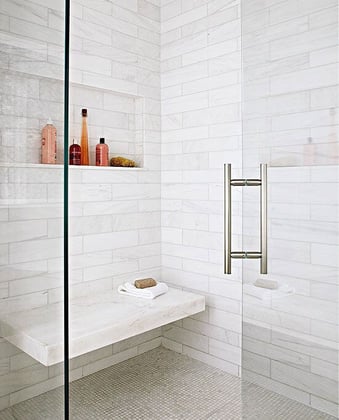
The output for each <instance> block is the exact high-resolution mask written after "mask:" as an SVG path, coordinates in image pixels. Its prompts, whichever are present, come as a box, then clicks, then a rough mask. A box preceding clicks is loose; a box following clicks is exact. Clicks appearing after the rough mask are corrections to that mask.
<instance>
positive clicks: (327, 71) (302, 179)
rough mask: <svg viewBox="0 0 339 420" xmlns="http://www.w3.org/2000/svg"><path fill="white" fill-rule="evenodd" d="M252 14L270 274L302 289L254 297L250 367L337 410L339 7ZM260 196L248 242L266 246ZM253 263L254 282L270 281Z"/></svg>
mask: <svg viewBox="0 0 339 420" xmlns="http://www.w3.org/2000/svg"><path fill="white" fill-rule="evenodd" d="M242 22H243V32H242V35H243V36H242V42H243V63H244V70H243V77H244V93H243V97H244V101H243V127H244V134H243V150H244V160H243V171H244V175H245V176H248V177H254V176H257V175H258V169H257V168H258V165H259V163H262V162H267V163H269V169H268V179H269V208H268V210H269V223H268V251H269V259H268V261H269V267H268V270H269V275H268V276H267V277H268V278H269V279H272V280H277V281H279V283H280V284H281V285H288V286H290V287H292V288H293V289H294V290H295V292H294V293H293V295H291V296H285V297H283V298H281V299H278V298H277V299H268V300H266V301H263V300H261V299H258V298H255V297H253V296H250V295H249V294H246V293H245V294H244V297H243V317H244V334H243V357H242V362H243V371H242V373H243V377H244V378H245V379H248V380H250V381H254V382H256V383H259V384H261V385H263V386H265V387H268V388H270V389H273V390H274V391H277V392H279V393H282V394H284V395H287V396H288V397H290V398H294V399H297V400H299V401H302V402H303V403H305V404H308V405H311V406H313V407H315V408H317V409H320V410H323V411H326V412H328V413H330V414H332V415H334V416H338V405H337V404H338V376H337V372H338V309H339V301H338V296H339V294H338V290H339V289H338V287H339V272H338V255H339V252H338V245H339V229H338V214H339V208H338V205H339V193H338V191H339V190H338V181H339V172H338V163H339V159H338V156H339V140H338V131H337V118H338V117H337V115H338V114H337V113H338V108H337V107H338V102H337V98H338V95H337V82H338V80H337V74H336V69H337V66H338V54H337V51H336V49H335V45H336V44H337V36H338V5H337V2H336V1H331V0H326V1H300V2H297V3H296V2H293V1H289V0H284V1H280V0H279V1H277V0H273V1H269V2H265V3H263V2H262V1H256V0H255V1H252V0H251V1H247V0H245V1H243V4H242ZM309 138H311V139H312V141H311V145H309V144H308V139H309ZM279 166H282V167H279ZM258 198H259V197H258V193H257V192H256V191H253V190H251V191H247V190H246V192H244V195H243V215H244V219H243V229H244V235H243V241H244V248H247V249H256V248H258V246H259V243H258V232H259V220H258V215H259V208H258V205H257V203H258ZM243 268H244V270H243V276H244V283H250V284H251V283H253V282H254V281H255V280H256V279H257V278H258V277H260V275H259V274H258V267H257V264H256V263H254V262H250V261H246V262H245V263H244V266H243Z"/></svg>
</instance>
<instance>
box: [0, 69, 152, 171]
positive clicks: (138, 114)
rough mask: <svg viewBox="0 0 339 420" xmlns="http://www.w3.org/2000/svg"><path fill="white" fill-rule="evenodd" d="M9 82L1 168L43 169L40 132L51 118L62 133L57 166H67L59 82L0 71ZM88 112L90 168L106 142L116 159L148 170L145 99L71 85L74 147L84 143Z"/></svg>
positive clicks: (0, 114)
mask: <svg viewBox="0 0 339 420" xmlns="http://www.w3.org/2000/svg"><path fill="white" fill-rule="evenodd" d="M0 75H2V77H3V79H4V83H3V87H4V88H3V89H2V90H3V91H2V92H1V93H3V100H2V107H1V109H0V119H1V127H0V163H1V162H6V163H35V164H39V163H40V147H41V130H42V128H43V127H44V125H45V124H46V122H47V120H48V118H51V119H52V120H53V123H54V125H55V126H56V128H57V163H59V164H62V163H63V152H64V150H63V144H64V135H63V129H64V121H63V112H64V106H63V101H64V87H63V82H62V81H61V80H58V79H54V78H47V77H41V76H35V75H31V74H22V73H18V72H14V71H13V72H11V71H6V73H4V72H3V71H0ZM82 108H87V109H88V129H89V130H88V131H89V146H90V164H91V165H95V155H94V153H95V146H96V144H97V143H98V142H99V138H100V137H105V139H106V143H107V144H108V146H109V151H110V157H111V156H118V155H121V156H124V157H127V158H129V159H133V160H135V161H136V162H137V165H138V166H139V167H143V163H144V162H143V154H144V98H143V97H141V96H134V95H129V94H125V93H120V92H113V91H111V90H106V89H102V88H96V87H91V86H87V85H83V84H76V83H71V85H70V114H69V135H70V138H69V142H70V144H71V143H72V141H73V138H74V139H75V140H76V141H77V142H80V136H81V109H82Z"/></svg>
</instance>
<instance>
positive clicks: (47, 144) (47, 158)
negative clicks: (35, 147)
mask: <svg viewBox="0 0 339 420" xmlns="http://www.w3.org/2000/svg"><path fill="white" fill-rule="evenodd" d="M56 138H57V131H56V128H55V127H54V125H53V121H52V120H51V119H50V118H49V120H48V121H47V125H45V127H44V128H43V129H42V133H41V163H47V164H55V163H56V147H57V146H56V144H57V142H56Z"/></svg>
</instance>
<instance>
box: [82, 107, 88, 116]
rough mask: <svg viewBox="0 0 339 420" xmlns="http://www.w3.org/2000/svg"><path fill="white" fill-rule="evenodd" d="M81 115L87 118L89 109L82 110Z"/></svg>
mask: <svg viewBox="0 0 339 420" xmlns="http://www.w3.org/2000/svg"><path fill="white" fill-rule="evenodd" d="M81 114H82V116H83V117H87V109H86V108H83V109H82V110H81Z"/></svg>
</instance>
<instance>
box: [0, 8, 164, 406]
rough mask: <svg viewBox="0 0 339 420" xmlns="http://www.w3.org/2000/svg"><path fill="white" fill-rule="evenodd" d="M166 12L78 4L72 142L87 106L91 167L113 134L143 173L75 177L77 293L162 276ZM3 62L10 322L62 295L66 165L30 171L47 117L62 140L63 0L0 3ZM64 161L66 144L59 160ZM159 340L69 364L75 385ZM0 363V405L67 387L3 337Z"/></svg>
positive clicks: (4, 270) (57, 370)
mask: <svg viewBox="0 0 339 420" xmlns="http://www.w3.org/2000/svg"><path fill="white" fill-rule="evenodd" d="M158 6H159V5H158V4H157V1H154V0H153V1H144V0H131V1H125V0H124V1H123V0H114V1H106V0H98V1H96V2H92V1H89V0H79V1H72V37H71V47H72V54H71V81H72V85H71V115H70V117H71V120H72V119H73V121H72V124H71V126H70V131H71V133H70V134H71V136H75V137H76V138H78V137H79V132H80V127H79V122H80V121H79V119H77V118H79V115H78V114H79V112H78V111H80V109H81V108H82V107H86V106H87V107H88V109H89V129H90V130H89V131H90V140H91V143H92V159H93V146H94V144H95V143H96V142H97V139H98V138H99V137H106V138H107V140H108V142H109V143H110V146H111V152H112V153H114V151H115V152H116V154H124V155H127V156H130V157H137V159H138V161H139V163H140V164H143V168H142V169H126V170H119V169H105V168H79V167H72V168H70V197H69V198H70V205H69V212H70V220H69V230H70V242H69V244H70V282H71V286H72V288H71V293H72V295H74V296H79V295H81V294H84V293H92V292H94V291H97V290H101V291H102V290H106V289H111V288H112V287H116V286H117V285H118V284H120V283H121V282H123V281H126V280H131V278H134V277H139V276H154V277H156V278H159V276H160V269H159V267H160V9H159V7H158ZM0 54H1V58H3V59H1V60H0V63H1V64H0V66H1V69H0V71H1V75H2V81H4V83H2V82H1V88H0V89H1V94H2V99H4V101H2V107H1V111H0V119H1V124H0V126H1V129H2V131H1V138H0V142H1V147H3V148H2V149H1V153H0V154H1V162H2V163H1V166H0V172H1V181H2V182H1V185H0V200H1V201H0V203H1V207H0V219H1V221H0V223H1V238H3V239H2V242H1V244H0V264H1V267H0V270H1V277H0V278H1V281H0V295H1V298H2V299H1V305H0V306H1V307H0V312H1V313H2V312H3V311H8V310H15V311H19V310H20V309H21V310H23V309H26V308H34V307H36V306H41V305H46V304H48V303H52V302H56V301H60V300H61V299H62V296H63V293H62V285H63V258H62V257H63V248H62V242H63V230H62V229H63V228H62V223H63V221H62V217H63V174H62V167H61V166H58V165H57V166H44V167H41V166H39V165H34V164H32V163H35V162H38V160H37V159H38V157H39V140H38V139H39V138H40V134H39V133H40V128H41V126H42V125H43V124H44V123H45V118H47V117H48V116H49V115H50V112H51V110H52V111H53V112H54V115H58V117H57V118H55V124H56V126H57V128H58V131H59V139H60V142H62V124H63V121H62V101H63V98H62V95H63V92H62V79H63V2H62V1H60V2H58V1H57V2H52V1H47V2H46V1H40V0H35V1H34V2H33V1H32V2H31V1H21V0H20V1H16V2H10V1H7V0H6V1H4V2H1V5H0ZM140 107H141V112H140ZM132 131H134V133H132ZM141 131H142V133H140V132H141ZM140 134H142V136H141V137H140ZM134 135H135V138H133V136H134ZM129 139H131V140H133V141H131V142H130V143H129V142H128V140H129ZM15 141H16V142H17V144H18V147H16V146H13V145H15ZM138 142H139V144H138ZM135 146H137V147H139V149H137V148H136V147H135ZM140 147H142V150H141V153H140ZM61 152H62V147H60V148H59V161H61ZM15 162H21V163H15ZM22 162H25V163H22ZM27 162H30V163H27ZM160 342H161V330H160V329H158V330H154V331H151V332H150V333H147V334H145V335H142V336H138V337H135V338H132V339H130V340H127V341H124V342H122V343H118V344H116V345H114V346H113V347H112V346H109V347H107V348H104V349H100V350H98V351H97V352H93V353H89V354H88V355H84V356H81V357H80V358H77V359H75V360H74V361H72V373H71V377H72V379H76V378H79V377H81V376H83V375H88V374H90V373H93V372H95V371H97V370H100V369H103V368H104V367H107V366H109V365H110V364H114V363H118V362H119V361H121V360H125V359H127V358H129V357H133V356H135V355H136V354H138V353H140V352H143V351H147V350H148V349H151V348H154V347H156V346H158V345H160ZM0 360H1V362H0V366H1V372H0V383H1V387H0V408H4V407H6V406H8V405H13V404H15V403H17V402H19V401H21V400H24V399H27V398H30V397H32V396H34V395H37V394H40V393H42V392H45V391H46V390H48V389H51V388H54V387H56V386H59V385H60V384H61V383H62V376H61V373H62V366H52V367H49V368H45V367H43V366H41V365H39V364H37V363H36V362H35V361H34V360H33V359H31V358H30V357H28V356H27V355H25V354H24V353H22V352H20V351H19V350H18V349H16V348H15V347H13V346H11V345H9V344H8V343H7V342H6V341H5V340H4V339H1V341H0ZM60 409H61V407H60Z"/></svg>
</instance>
